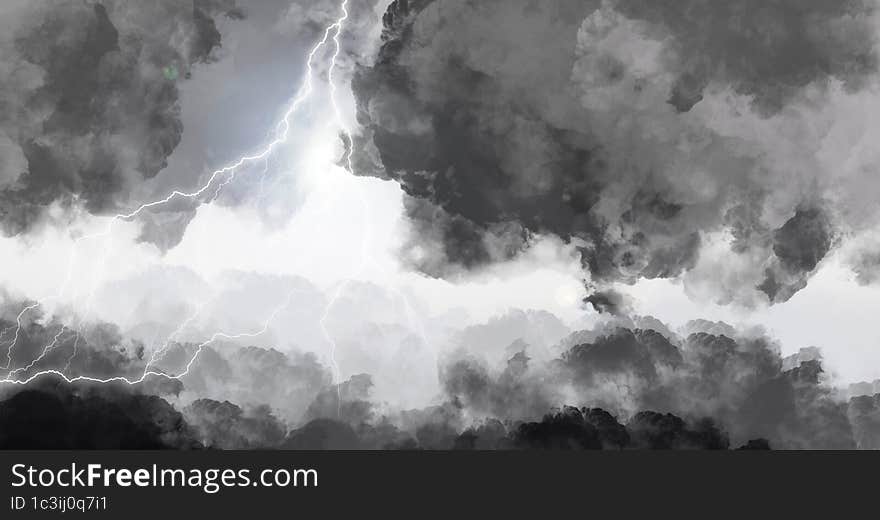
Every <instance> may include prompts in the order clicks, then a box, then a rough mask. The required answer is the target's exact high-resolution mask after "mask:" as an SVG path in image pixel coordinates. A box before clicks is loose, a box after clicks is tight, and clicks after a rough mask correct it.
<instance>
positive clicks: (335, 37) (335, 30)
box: [0, 0, 351, 385]
mask: <svg viewBox="0 0 880 520" xmlns="http://www.w3.org/2000/svg"><path fill="white" fill-rule="evenodd" d="M348 1H349V0H342V2H341V4H340V11H341V12H342V14H341V15H340V17H339V18H337V19H336V21H335V22H333V23H332V24H330V25H328V26H327V27H326V28H325V29H324V32H323V36H322V38H321V39H320V40H319V41H318V42H317V43H316V44H315V45H314V46H313V47H312V49H311V51H310V52H309V53H308V56H307V59H306V72H305V78H304V80H303V82H302V85H301V86H300V88H299V89H298V91H297V93H296V94H295V96H294V97H293V99H292V100H291V101H290V102H289V104H288V107H287V110H286V111H285V113H284V115H283V117H282V118H281V120H280V121H279V123H278V125H277V126H276V128H275V138H274V139H272V140H271V141H269V142H268V143H266V144H265V145H264V146H263V148H261V149H260V150H258V151H256V152H253V153H251V154H249V155H244V156H242V157H239V158H238V159H237V160H235V161H234V162H232V163H230V164H228V165H226V166H224V167H222V168H220V169H217V170H214V171H213V172H211V174H210V175H209V176H208V179H207V180H206V181H205V182H204V183H203V184H202V185H201V186H200V187H199V188H197V189H195V190H193V191H182V190H174V191H172V192H171V193H169V194H168V195H167V196H165V197H164V198H161V199H158V200H154V201H151V202H145V203H143V204H141V205H140V206H138V207H136V208H135V209H133V210H132V211H130V212H128V213H119V214H116V215H113V216H112V217H111V218H110V220H109V222H108V223H107V226H106V227H105V228H104V230H103V231H101V232H98V233H94V234H90V235H83V236H80V237H78V238H77V239H76V240H75V241H74V243H73V245H72V248H71V254H70V257H69V258H68V263H67V272H66V276H65V278H64V280H63V281H62V283H61V284H60V285H59V287H58V290H57V292H56V294H54V295H51V296H48V297H46V298H44V299H43V300H40V301H36V302H34V303H32V304H29V305H27V306H25V307H24V308H23V309H22V310H21V311H20V312H19V313H18V315H17V316H16V320H15V321H16V324H15V332H14V334H13V338H12V340H11V341H10V342H9V344H8V345H7V349H6V364H5V365H4V366H2V367H0V369H3V370H7V371H8V372H7V375H6V377H5V378H4V379H2V380H0V383H5V384H16V385H26V384H28V383H30V382H31V381H34V380H35V379H37V378H40V377H43V376H48V375H55V376H59V377H61V378H62V379H64V380H65V381H67V382H68V383H73V382H77V381H89V382H93V383H112V382H123V383H126V384H129V385H135V384H138V383H141V382H143V381H144V380H145V379H146V378H147V377H150V376H156V377H164V378H169V379H180V378H181V377H183V376H185V375H186V374H188V373H189V371H190V369H191V368H192V366H193V364H194V363H195V361H196V359H197V358H198V356H199V354H200V353H201V352H202V350H203V348H204V347H205V346H207V345H209V344H211V343H213V342H215V341H217V340H218V339H227V340H235V339H243V338H254V337H257V336H260V335H262V334H264V333H266V331H267V330H268V328H269V326H270V324H271V323H272V321H273V320H274V319H275V317H276V316H277V315H278V313H279V312H281V311H282V310H283V309H284V308H286V307H287V306H288V305H289V304H290V300H291V299H292V297H293V294H294V293H295V292H296V291H291V292H290V293H288V295H287V297H286V298H285V301H284V302H283V304H282V305H280V306H279V307H277V308H276V309H275V310H274V311H273V312H272V313H271V314H270V315H269V317H268V318H267V319H266V321H265V322H264V323H263V327H262V328H260V329H259V330H257V331H254V332H245V333H239V334H229V333H225V332H217V333H214V334H213V335H211V336H210V338H209V339H208V340H207V341H205V342H203V343H201V344H199V345H198V346H197V347H196V350H195V352H194V353H193V355H192V357H191V358H190V359H189V362H188V363H187V364H186V366H185V368H184V370H183V371H182V372H180V373H178V374H177V375H174V376H171V375H168V374H165V373H163V372H157V371H155V370H151V369H150V367H151V366H152V365H153V363H154V362H155V361H156V352H154V353H153V356H152V357H151V359H150V362H148V363H147V364H146V366H145V368H144V372H143V374H142V375H141V376H140V377H139V378H137V379H133V380H132V379H129V378H126V377H123V376H118V377H111V378H106V379H102V378H95V377H90V376H82V375H81V376H76V377H73V378H71V377H68V376H67V375H66V374H65V373H64V372H62V371H60V370H55V369H48V370H42V371H39V372H36V373H34V374H33V375H31V376H29V377H27V378H26V379H18V378H17V375H18V374H19V373H22V372H26V371H27V370H29V369H30V368H32V367H33V366H35V365H36V364H37V363H38V362H40V361H41V360H42V359H44V358H45V356H46V355H47V354H48V353H49V352H51V351H52V350H53V349H54V348H55V345H56V344H57V341H58V338H59V337H60V336H61V332H59V333H58V335H56V336H55V339H53V341H52V342H51V343H50V344H48V345H46V346H45V347H44V348H43V351H42V353H41V354H40V355H39V356H38V357H37V358H36V359H34V360H33V361H32V362H31V363H30V364H28V365H27V366H25V367H21V368H17V369H11V365H12V353H13V350H14V348H15V346H16V345H17V343H18V340H19V336H20V333H21V328H22V326H23V325H22V320H23V318H24V316H25V315H26V314H27V313H29V312H30V311H33V310H35V309H37V308H39V307H41V306H43V305H45V303H47V302H48V301H50V300H56V299H59V298H61V297H62V296H63V295H64V293H65V292H66V289H67V287H68V286H69V284H70V282H71V280H72V277H73V272H74V266H75V263H76V257H77V252H78V247H79V245H80V244H81V243H82V242H84V241H86V240H92V239H95V238H103V237H109V236H111V235H112V233H113V228H114V226H115V225H116V224H117V223H118V222H123V221H130V220H132V219H134V218H135V217H137V216H138V215H140V214H141V213H143V212H144V211H146V210H148V209H151V208H154V207H157V206H161V205H164V204H167V203H169V202H171V201H172V200H175V199H181V198H183V199H192V200H197V199H199V197H201V196H202V195H203V194H204V193H206V192H208V190H210V189H211V187H212V186H214V185H215V182H216V181H217V179H219V178H221V177H223V176H226V179H225V180H224V181H223V182H221V183H219V186H218V187H217V190H216V191H215V193H214V198H216V197H217V196H218V195H219V193H220V190H222V188H223V187H225V186H226V185H227V184H229V183H230V182H232V180H233V179H234V177H235V175H236V173H237V172H238V171H239V169H240V168H241V167H243V166H245V165H247V164H250V163H254V162H256V161H260V160H267V159H268V158H269V156H270V155H271V154H272V153H273V152H274V151H275V150H276V149H277V148H278V147H279V146H280V145H282V144H284V143H286V142H287V140H288V134H289V132H290V128H291V118H292V116H293V115H294V114H295V113H296V112H297V110H298V109H299V108H300V106H301V105H302V104H303V103H304V102H305V101H306V100H307V99H308V98H309V97H310V96H311V94H312V92H313V90H314V86H313V80H314V75H315V73H314V68H313V66H314V62H315V57H316V56H317V54H318V52H320V50H321V49H322V48H323V47H324V46H325V45H327V43H328V41H330V40H331V39H332V41H333V43H334V53H333V56H332V58H331V60H330V65H329V68H328V72H327V76H328V82H329V83H330V88H331V98H332V103H333V106H334V111H335V113H336V117H337V120H338V121H341V120H342V118H341V114H340V112H339V107H338V105H337V104H336V100H335V91H336V86H335V84H334V83H333V71H334V70H335V68H336V65H337V59H338V57H339V54H340V52H341V44H340V41H339V38H340V36H341V34H342V30H343V28H344V25H345V22H346V21H347V20H348V17H349V12H348ZM331 35H332V36H331ZM345 134H346V136H348V139H349V142H351V136H350V133H348V131H347V130H345ZM346 159H347V163H348V165H349V167H350V166H351V150H350V147H349V151H348V152H347V158H346ZM108 243H109V241H108ZM107 250H109V245H108V246H107V247H106V248H105V258H106V255H107V254H108V251H107ZM339 292H341V291H339ZM336 298H338V296H336V297H335V298H334V299H333V300H332V301H333V302H335V300H336ZM90 299H91V295H90ZM325 315H326V312H325ZM185 324H186V323H185ZM185 324H182V325H181V328H182V327H184V325H185ZM181 328H178V332H179V331H180V330H181ZM322 328H324V326H323V321H322ZM63 330H64V329H63V328H62V331H63ZM324 330H325V333H326V328H324ZM5 332H6V331H5V330H4V334H5ZM172 336H174V334H172ZM327 336H328V337H329V334H327ZM78 341H79V335H77V339H76V341H75V343H74V353H73V354H72V355H71V357H70V359H69V360H68V365H67V366H68V367H69V365H70V361H71V360H72V359H73V357H74V356H75V355H76V350H75V349H76V344H77V342H78ZM169 341H170V339H169ZM331 342H332V340H331ZM167 345H168V342H166V344H165V345H164V346H163V348H162V349H160V350H161V351H163V352H164V350H165V348H167ZM333 350H335V343H333ZM331 357H332V355H331ZM333 364H334V367H335V370H336V372H335V373H336V374H337V375H338V373H339V372H338V366H337V365H336V363H335V358H334V361H333Z"/></svg>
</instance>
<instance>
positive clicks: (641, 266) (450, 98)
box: [353, 0, 877, 310]
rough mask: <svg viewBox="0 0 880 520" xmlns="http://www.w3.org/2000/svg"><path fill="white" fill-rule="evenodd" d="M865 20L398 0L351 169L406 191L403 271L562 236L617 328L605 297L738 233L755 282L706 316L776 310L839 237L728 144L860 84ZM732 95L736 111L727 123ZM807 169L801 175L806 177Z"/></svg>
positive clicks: (757, 158) (865, 68) (824, 14)
mask: <svg viewBox="0 0 880 520" xmlns="http://www.w3.org/2000/svg"><path fill="white" fill-rule="evenodd" d="M873 12H874V10H873V6H872V5H871V4H869V3H868V2H864V1H861V0H847V1H845V2H838V3H835V4H833V5H830V4H828V3H827V2H821V1H819V0H816V1H809V2H801V1H798V0H786V1H780V2H774V3H772V5H763V4H762V5H760V6H754V5H753V3H752V2H749V1H745V0H739V1H735V2H726V3H724V4H723V5H721V4H715V3H711V2H704V1H700V0H687V1H684V2H674V1H669V2H666V1H664V2H650V1H646V0H620V1H612V2H598V1H595V2H593V1H580V0H577V1H576V0H567V1H562V2H553V3H549V4H541V3H536V2H531V1H527V0H516V1H512V2H511V1H503V2H502V1H500V0H499V1H491V2H482V3H479V4H475V3H472V2H465V1H463V0H422V1H402V0H398V1H395V2H392V3H391V5H390V7H389V8H388V11H387V13H386V15H385V17H384V31H383V33H382V43H383V45H382V47H381V50H380V52H379V54H378V56H377V58H376V60H375V63H374V64H373V65H371V66H369V67H363V68H361V69H360V70H359V71H358V73H357V74H356V76H355V78H354V81H353V87H354V90H355V94H356V98H357V101H358V118H359V122H360V123H361V124H362V126H363V130H364V133H363V139H362V142H361V143H360V147H359V150H360V151H359V158H358V161H359V162H358V164H364V165H374V166H372V167H365V168H364V170H362V171H360V173H361V174H365V175H376V176H380V177H385V178H391V179H394V180H396V181H397V182H399V183H400V185H401V186H402V188H403V190H404V191H405V192H406V194H407V200H406V209H407V211H408V214H409V216H410V217H411V219H412V220H413V234H412V237H411V241H410V243H409V244H407V246H406V247H405V251H404V253H405V256H406V257H407V258H408V259H409V260H410V261H411V262H412V263H413V264H414V265H416V266H417V267H418V268H420V269H422V270H423V271H425V272H427V273H429V274H433V275H439V276H447V275H449V274H450V273H454V272H455V271H457V270H459V269H473V268H478V267H480V266H481V265H485V264H487V263H491V262H495V261H500V260H504V259H509V258H511V257H513V256H515V255H517V254H518V253H519V252H521V251H522V250H524V249H525V248H527V247H528V246H529V243H530V242H531V241H532V240H533V238H534V237H535V235H543V234H554V235H557V236H559V237H562V238H563V239H565V240H568V241H571V242H572V243H574V244H575V245H576V246H577V247H578V248H579V250H580V251H581V255H582V260H583V264H584V267H585V268H586V270H587V271H589V273H590V276H591V279H592V282H591V285H595V286H596V287H595V288H596V289H597V292H596V296H595V297H594V298H593V301H591V303H594V304H596V305H598V306H599V307H600V308H602V309H603V310H605V309H606V308H607V310H612V307H613V306H608V305H606V300H607V298H603V297H602V296H603V295H605V294H607V293H604V292H601V291H602V290H603V289H604V288H603V287H602V286H603V285H605V282H607V281H633V280H636V279H638V278H639V277H647V278H669V277H676V276H679V275H681V274H683V273H687V272H689V271H692V270H694V268H695V267H696V265H697V262H698V260H699V259H700V256H701V255H700V253H701V251H703V250H704V246H705V237H706V235H707V234H710V233H722V232H724V231H726V232H728V233H729V234H730V235H731V236H732V237H733V240H732V243H731V244H729V246H728V247H729V249H730V254H733V255H739V258H741V259H742V261H743V262H747V263H748V265H749V269H750V271H749V273H748V276H747V278H748V279H754V280H755V281H754V283H753V284H751V283H750V282H746V283H743V281H742V280H739V281H738V282H734V283H731V284H730V285H729V286H727V287H721V288H718V289H719V294H715V295H713V297H715V298H716V299H718V300H719V301H730V300H731V299H734V298H737V299H742V300H744V301H752V300H754V299H756V298H757V299H761V298H766V299H769V300H770V301H772V302H779V301H784V300H786V299H788V298H790V297H791V295H792V294H794V293H795V292H796V291H797V290H799V289H801V288H802V287H803V286H804V285H805V283H806V280H807V279H808V278H809V276H810V275H811V274H812V272H813V271H814V270H815V268H816V266H817V264H818V262H819V261H820V260H822V259H823V258H824V257H825V256H826V255H827V254H828V253H829V251H830V249H831V247H832V243H833V240H832V239H833V236H834V235H835V228H834V226H835V225H836V224H834V225H833V224H832V222H831V220H830V219H829V217H828V212H826V211H825V210H822V209H818V207H815V206H814V205H815V201H816V200H821V198H822V197H821V193H817V192H818V191H820V190H819V188H818V187H817V184H816V183H815V182H812V180H811V179H812V176H813V175H814V174H813V173H812V172H811V171H805V172H803V173H802V178H803V181H802V184H803V186H802V187H801V186H800V185H799V186H798V187H797V188H795V187H793V186H792V185H791V182H790V181H788V180H786V179H789V178H790V177H791V176H792V175H794V176H795V177H797V176H798V174H797V173H795V174H792V173H791V172H788V171H786V167H780V164H779V159H778V158H777V159H773V160H771V159H770V157H772V156H773V155H774V154H776V153H780V152H779V150H777V149H774V144H773V143H771V142H767V141H766V140H761V138H756V137H755V136H756V135H758V134H756V133H755V132H752V134H751V135H749V134H742V135H740V133H737V132H732V131H731V130H730V129H728V128H726V127H725V125H726V124H728V123H729V124H730V125H734V124H738V123H739V120H740V119H742V120H743V121H745V120H746V119H747V118H751V119H748V121H751V123H745V124H747V125H748V124H752V125H753V126H758V125H762V124H764V121H770V118H772V117H774V116H776V115H778V114H780V113H781V111H782V109H783V108H784V107H786V106H788V105H789V104H791V103H794V102H797V101H798V100H799V99H800V97H799V96H801V94H803V93H804V92H805V91H806V90H807V89H809V88H818V89H819V90H822V89H824V88H825V87H827V86H828V85H829V84H830V83H831V82H834V81H838V82H842V83H843V84H844V85H845V87H846V89H849V90H850V91H855V90H856V89H858V88H860V87H862V86H863V85H864V84H866V80H867V78H868V77H869V76H870V75H872V74H874V73H875V72H876V69H877V67H876V56H875V53H874V42H875V38H874V37H873V30H872V26H871V23H870V21H869V16H870V15H872V14H873ZM723 92H732V93H734V94H736V95H738V96H741V97H742V98H743V99H745V100H746V101H745V102H744V103H745V104H744V106H738V105H737V106H733V105H731V106H729V107H720V106H719V104H722V103H726V102H727V101H724V100H723V99H721V98H720V97H719V96H722V94H720V93H723ZM707 96H714V97H713V101H712V103H714V105H712V107H708V108H705V113H702V112H700V111H699V110H695V108H699V107H701V105H703V104H705V103H706V101H705V100H704V99H705V98H706V97H707ZM730 103H733V102H730ZM728 108H729V110H728V111H729V112H730V114H729V115H724V116H723V117H724V118H727V119H719V117H721V116H719V114H721V113H722V112H723V111H725V110H727V109H728ZM694 112H699V113H694ZM724 113H726V112H724ZM780 117H782V116H780ZM768 124H769V123H768ZM794 146H797V145H794ZM814 152H815V151H814V150H807V149H805V150H803V153H802V154H801V157H800V158H799V160H800V159H803V160H804V161H805V165H809V164H813V165H814V164H815V163H816V162H817V160H815V159H810V158H811V157H814V156H813V155H812V154H813V153H814ZM810 161H813V162H812V163H810ZM805 167H806V169H810V168H812V166H805ZM798 182H799V184H800V182H801V181H798ZM796 190H799V191H796ZM787 211H790V213H789V215H792V214H793V215H794V216H793V217H789V218H790V220H789V221H788V222H785V221H784V220H783V221H782V222H778V219H779V214H780V213H785V212H787ZM774 229H776V231H773V230H774ZM730 265H736V263H730ZM729 268H730V267H725V269H729ZM701 273H702V272H700V273H697V272H695V273H694V274H692V275H691V276H692V277H704V278H707V280H708V282H710V283H711V284H715V283H716V282H717V280H718V279H723V277H718V276H717V275H716V276H715V277H714V279H710V275H708V274H705V273H702V274H701ZM740 278H742V276H740ZM728 293H730V294H728Z"/></svg>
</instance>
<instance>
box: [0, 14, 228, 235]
mask: <svg viewBox="0 0 880 520" xmlns="http://www.w3.org/2000/svg"><path fill="white" fill-rule="evenodd" d="M4 9H5V10H6V11H8V12H7V13H6V15H8V16H10V18H11V19H15V20H16V21H17V22H18V23H17V24H16V26H15V28H14V33H13V34H12V36H11V37H7V36H5V37H4V38H3V40H2V42H0V67H2V68H3V70H4V73H3V81H2V82H0V143H2V146H3V150H4V154H3V155H4V162H3V181H2V183H0V226H2V229H3V232H4V233H5V234H7V235H15V234H19V233H23V232H26V231H28V230H29V229H30V228H31V227H33V226H34V224H35V223H36V222H38V221H39V220H40V219H41V218H43V217H45V216H46V213H47V211H48V210H49V208H50V207H51V206H53V205H60V206H61V207H63V208H84V209H85V210H86V211H88V212H90V213H93V214H107V213H115V212H119V211H121V210H122V208H124V207H127V205H128V204H131V203H132V202H133V201H131V200H129V199H130V197H131V194H132V193H133V192H134V190H136V189H138V188H139V187H140V185H141V184H142V183H144V182H145V181H146V180H148V179H150V178H153V177H155V176H156V175H157V174H158V173H159V172H160V171H161V170H162V169H163V168H165V167H166V166H167V164H168V162H167V160H168V157H169V156H170V155H171V153H172V152H173V151H174V150H175V148H176V147H177V145H178V144H179V143H180V140H181V135H182V132H183V124H182V122H181V106H180V103H179V98H180V92H179V89H178V83H179V82H181V81H186V79H187V78H188V77H189V76H190V75H191V73H192V71H193V69H194V67H197V66H198V65H199V64H202V63H207V62H210V61H212V59H213V53H214V51H215V50H216V49H217V48H218V47H219V46H220V43H221V42H220V33H219V32H218V30H217V28H216V26H215V22H214V17H219V16H223V15H225V16H232V17H236V16H240V13H239V12H238V11H237V10H235V6H234V3H233V2H232V1H231V0H229V1H214V0H195V1H193V2H151V3H149V4H142V3H136V2H124V1H119V2H117V1H108V2H99V3H83V2H74V1H65V2H33V3H29V4H27V5H22V6H19V7H16V5H15V4H13V5H12V6H8V7H5V8H4Z"/></svg>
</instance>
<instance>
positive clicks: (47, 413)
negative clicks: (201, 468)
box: [0, 381, 201, 449]
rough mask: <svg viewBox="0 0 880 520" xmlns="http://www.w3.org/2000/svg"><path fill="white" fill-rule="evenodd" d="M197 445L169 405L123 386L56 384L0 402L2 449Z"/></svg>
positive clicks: (21, 391) (8, 396) (11, 395)
mask: <svg viewBox="0 0 880 520" xmlns="http://www.w3.org/2000/svg"><path fill="white" fill-rule="evenodd" d="M200 447H201V444H200V443H199V442H198V440H197V439H196V437H195V434H194V432H193V431H192V430H191V429H190V427H189V426H188V425H187V423H186V421H185V420H184V419H183V416H182V415H181V414H180V412H178V411H176V410H175V409H174V408H173V407H172V406H171V405H170V404H169V403H168V402H167V401H165V400H163V399H161V398H159V397H156V396H152V395H142V394H138V393H134V392H132V391H131V390H129V389H127V388H125V387H123V386H121V385H114V386H112V387H90V386H81V385H77V386H71V385H67V384H64V383H59V382H57V381H49V382H46V383H44V384H40V385H35V386H30V387H28V388H26V389H15V390H13V391H11V392H7V393H6V396H5V399H3V400H2V401H0V448H2V449H194V448H200Z"/></svg>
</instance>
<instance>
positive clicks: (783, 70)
mask: <svg viewBox="0 0 880 520" xmlns="http://www.w3.org/2000/svg"><path fill="white" fill-rule="evenodd" d="M614 5H615V6H616V8H617V9H618V10H619V11H620V12H621V13H623V14H624V15H626V16H627V17H630V18H633V19H637V20H645V21H647V22H650V23H651V24H653V25H654V26H657V27H660V28H662V30H664V31H665V32H667V33H668V34H670V35H671V36H672V37H673V38H674V44H673V48H674V50H675V52H676V54H678V64H677V65H678V67H677V70H676V74H677V75H678V77H677V80H676V83H675V89H674V91H673V97H672V98H671V99H670V103H673V104H675V105H676V107H677V108H678V109H679V110H681V111H687V110H689V109H690V107H692V106H693V105H694V104H696V103H697V102H699V99H700V98H701V95H702V90H703V88H705V87H706V86H707V85H708V84H710V83H720V84H724V85H730V86H731V87H732V88H733V89H734V90H736V91H737V92H740V93H742V94H747V95H750V96H753V97H754V100H755V104H756V105H757V106H758V107H760V108H761V110H763V111H767V112H772V111H776V110H779V109H780V108H781V107H782V106H783V105H784V104H785V102H786V101H788V100H789V99H791V98H792V97H793V96H795V95H797V94H798V91H799V90H800V89H802V88H803V87H806V86H808V85H809V84H811V83H812V82H814V81H817V80H818V81H822V82H824V81H828V80H829V79H831V78H836V79H839V80H841V81H843V82H844V83H845V84H846V85H847V86H849V87H850V88H856V87H858V86H861V85H862V84H863V83H864V81H865V79H866V76H867V75H868V74H870V73H872V72H874V71H875V70H876V66H877V57H876V55H875V54H874V42H875V36H874V31H873V29H872V27H871V25H870V24H869V23H868V22H867V21H866V18H867V16H868V15H870V14H871V12H872V11H873V9H874V4H873V2H870V1H867V0H843V1H840V2H833V3H828V2H825V1H823V0H807V1H803V0H782V1H777V2H769V3H768V2H763V3H754V2H749V1H736V2H723V3H720V4H719V3H715V2H707V1H705V0H684V1H679V0H660V1H655V0H618V1H616V2H614Z"/></svg>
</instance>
